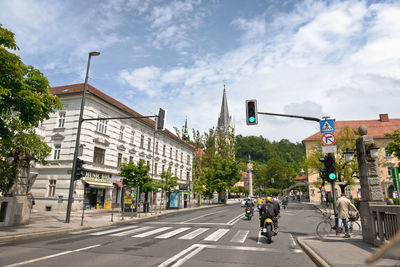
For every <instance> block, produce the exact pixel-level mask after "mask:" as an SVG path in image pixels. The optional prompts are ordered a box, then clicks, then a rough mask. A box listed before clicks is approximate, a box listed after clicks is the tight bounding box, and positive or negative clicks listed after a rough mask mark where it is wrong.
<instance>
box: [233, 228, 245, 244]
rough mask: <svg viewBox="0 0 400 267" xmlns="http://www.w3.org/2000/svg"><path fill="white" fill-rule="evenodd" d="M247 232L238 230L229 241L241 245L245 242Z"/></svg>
mask: <svg viewBox="0 0 400 267" xmlns="http://www.w3.org/2000/svg"><path fill="white" fill-rule="evenodd" d="M248 234H249V231H245V230H239V231H238V232H237V233H236V234H235V235H234V236H233V238H232V239H231V242H236V243H243V242H244V241H245V240H246V237H247V235H248Z"/></svg>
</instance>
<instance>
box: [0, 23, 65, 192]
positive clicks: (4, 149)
mask: <svg viewBox="0 0 400 267" xmlns="http://www.w3.org/2000/svg"><path fill="white" fill-rule="evenodd" d="M15 50H19V47H18V46H17V44H16V42H15V39H14V33H12V32H11V31H9V30H7V29H5V28H3V27H2V25H1V24H0V66H1V68H0V190H1V191H2V193H3V194H6V195H7V194H10V192H9V190H10V188H11V187H12V185H13V183H14V180H15V177H16V175H17V173H18V168H19V166H20V163H21V161H22V160H27V161H30V160H35V161H37V162H40V163H42V164H44V163H45V159H46V157H48V155H49V154H50V152H51V149H50V147H49V146H47V144H46V143H44V142H43V141H42V140H40V138H39V137H38V136H37V135H36V133H35V127H38V125H39V123H40V122H42V121H43V120H45V119H48V118H49V115H50V114H51V113H53V112H54V111H55V110H57V109H60V108H61V107H62V103H61V101H60V100H59V99H58V97H57V96H54V95H52V94H51V92H50V83H49V81H48V80H47V78H46V77H45V76H44V75H43V74H42V73H41V72H40V71H39V70H38V69H35V68H34V67H33V66H30V65H25V64H24V63H23V62H22V61H21V58H20V57H19V56H18V55H16V54H14V53H12V51H15Z"/></svg>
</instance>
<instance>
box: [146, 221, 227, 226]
mask: <svg viewBox="0 0 400 267" xmlns="http://www.w3.org/2000/svg"><path fill="white" fill-rule="evenodd" d="M149 224H163V225H165V224H190V225H221V226H226V225H231V224H227V223H193V222H187V223H185V222H149Z"/></svg>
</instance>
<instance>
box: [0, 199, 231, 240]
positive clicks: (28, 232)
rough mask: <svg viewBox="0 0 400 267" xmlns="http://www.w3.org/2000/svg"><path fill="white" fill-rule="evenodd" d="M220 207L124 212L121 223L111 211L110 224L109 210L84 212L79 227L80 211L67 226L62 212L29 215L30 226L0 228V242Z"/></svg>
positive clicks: (116, 214) (207, 206) (72, 216)
mask: <svg viewBox="0 0 400 267" xmlns="http://www.w3.org/2000/svg"><path fill="white" fill-rule="evenodd" d="M231 203H237V200H232V201H231V200H228V203H227V204H231ZM221 205H224V204H215V205H204V206H201V207H193V208H185V209H177V210H174V209H170V210H161V212H160V210H155V211H154V212H149V213H142V212H139V213H138V216H137V217H135V216H133V217H131V215H132V214H131V213H124V220H121V218H120V217H118V210H116V209H114V215H113V222H112V221H111V211H104V210H102V211H99V210H86V211H85V216H84V221H83V226H81V218H82V211H74V212H71V217H70V223H65V217H66V212H65V211H51V212H45V211H43V212H32V214H31V218H30V223H29V224H27V225H20V226H6V227H0V243H4V242H11V241H16V240H22V239H29V238H37V237H44V236H52V235H58V234H65V233H69V232H76V231H82V230H90V229H96V228H103V227H108V226H112V225H117V224H123V223H131V222H137V221H141V220H145V219H149V218H156V217H160V216H162V215H165V214H169V213H178V212H185V211H189V210H194V209H206V208H212V207H217V206H221Z"/></svg>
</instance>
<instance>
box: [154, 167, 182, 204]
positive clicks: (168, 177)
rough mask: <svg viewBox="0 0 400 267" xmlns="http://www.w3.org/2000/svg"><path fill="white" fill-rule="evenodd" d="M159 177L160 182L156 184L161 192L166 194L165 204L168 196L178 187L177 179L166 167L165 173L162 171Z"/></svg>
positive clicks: (169, 168)
mask: <svg viewBox="0 0 400 267" xmlns="http://www.w3.org/2000/svg"><path fill="white" fill-rule="evenodd" d="M160 177H161V180H160V181H159V182H158V183H159V188H161V190H163V192H166V194H165V198H166V200H167V201H166V202H165V203H168V197H169V194H170V193H171V192H172V191H173V190H174V189H175V187H176V186H177V185H178V177H176V176H173V175H172V172H171V166H169V167H168V170H167V171H163V172H162V173H161V175H160Z"/></svg>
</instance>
